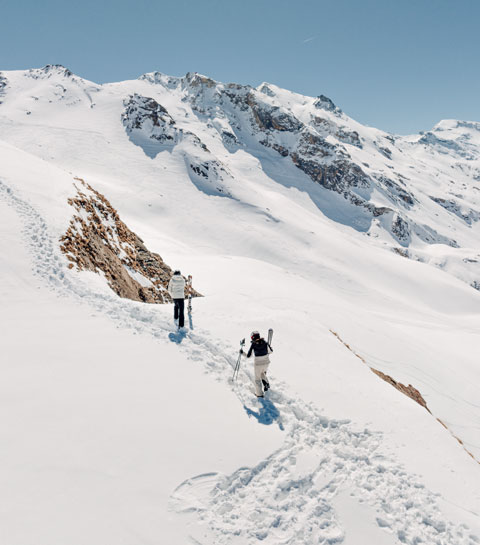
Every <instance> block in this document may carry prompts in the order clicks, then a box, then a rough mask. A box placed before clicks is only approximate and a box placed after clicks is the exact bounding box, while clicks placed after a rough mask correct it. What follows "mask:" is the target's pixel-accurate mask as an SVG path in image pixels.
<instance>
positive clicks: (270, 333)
mask: <svg viewBox="0 0 480 545" xmlns="http://www.w3.org/2000/svg"><path fill="white" fill-rule="evenodd" d="M272 338H273V329H269V330H268V337H267V343H268V344H269V345H270V346H272Z"/></svg>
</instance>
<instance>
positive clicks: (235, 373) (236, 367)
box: [232, 339, 245, 380]
mask: <svg viewBox="0 0 480 545" xmlns="http://www.w3.org/2000/svg"><path fill="white" fill-rule="evenodd" d="M244 346H245V339H242V340H241V341H240V350H239V351H238V358H237V363H236V364H235V368H234V369H233V377H232V380H236V379H237V377H238V371H239V370H240V360H241V359H242V352H243V347H244Z"/></svg>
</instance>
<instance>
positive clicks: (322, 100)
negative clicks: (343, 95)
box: [313, 95, 342, 115]
mask: <svg viewBox="0 0 480 545" xmlns="http://www.w3.org/2000/svg"><path fill="white" fill-rule="evenodd" d="M313 105H314V107H315V108H317V109H318V110H326V111H327V112H332V113H334V114H337V115H340V114H341V113H342V110H341V109H340V108H339V107H338V106H335V104H334V103H333V100H331V99H329V98H328V97H326V96H325V95H320V96H318V97H317V99H316V100H315V102H314V103H313Z"/></svg>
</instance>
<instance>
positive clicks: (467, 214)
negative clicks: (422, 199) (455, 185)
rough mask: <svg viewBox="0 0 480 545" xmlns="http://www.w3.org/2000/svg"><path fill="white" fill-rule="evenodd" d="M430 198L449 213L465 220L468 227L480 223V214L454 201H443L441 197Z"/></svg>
mask: <svg viewBox="0 0 480 545" xmlns="http://www.w3.org/2000/svg"><path fill="white" fill-rule="evenodd" d="M430 198H431V199H432V201H433V202H436V203H437V204H439V205H440V206H441V207H442V208H444V209H445V210H447V211H448V212H450V213H452V214H455V216H457V217H458V218H460V219H461V220H463V221H464V222H465V223H466V224H467V225H472V224H473V223H475V222H477V221H480V212H478V211H477V210H472V209H471V208H466V207H461V206H460V204H459V203H458V202H457V201H455V200H454V199H442V198H440V197H432V196H430Z"/></svg>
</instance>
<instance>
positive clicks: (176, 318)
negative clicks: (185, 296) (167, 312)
mask: <svg viewBox="0 0 480 545" xmlns="http://www.w3.org/2000/svg"><path fill="white" fill-rule="evenodd" d="M173 319H174V320H178V299H174V300H173Z"/></svg>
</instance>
